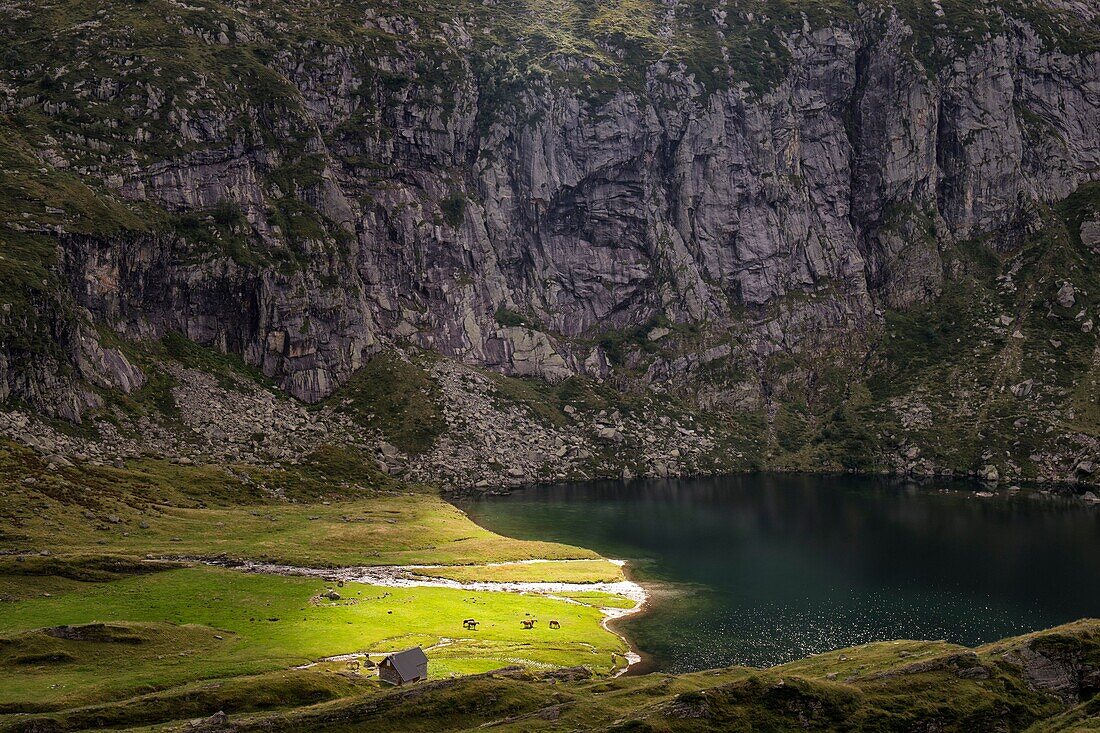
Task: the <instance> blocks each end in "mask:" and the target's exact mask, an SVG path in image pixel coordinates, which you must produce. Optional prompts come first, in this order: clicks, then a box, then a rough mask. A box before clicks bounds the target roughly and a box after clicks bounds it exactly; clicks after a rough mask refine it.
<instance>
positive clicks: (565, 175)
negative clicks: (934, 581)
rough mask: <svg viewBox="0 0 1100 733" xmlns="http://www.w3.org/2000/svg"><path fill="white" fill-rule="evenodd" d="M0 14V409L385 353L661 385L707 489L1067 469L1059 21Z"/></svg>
mask: <svg viewBox="0 0 1100 733" xmlns="http://www.w3.org/2000/svg"><path fill="white" fill-rule="evenodd" d="M0 7H2V8H3V10H4V14H5V15H6V16H7V17H9V18H11V19H12V22H9V23H7V24H5V26H4V28H3V29H2V30H0V33H3V36H4V37H3V44H2V45H3V47H4V48H5V49H6V50H5V51H4V54H3V58H2V60H0V115H2V116H0V168H2V170H3V176H2V178H0V239H2V241H3V243H4V252H3V258H4V268H3V272H2V273H0V302H2V303H3V305H2V308H0V335H2V337H3V340H2V345H0V399H2V400H3V401H5V402H7V403H8V404H9V405H11V406H13V407H20V406H23V407H26V408H28V409H29V411H30V412H32V413H40V414H44V415H46V416H49V417H54V418H63V419H64V420H66V421H71V422H76V423H84V424H89V423H90V424H93V425H94V424H95V423H96V420H98V419H100V418H102V417H103V416H104V415H109V414H111V411H112V410H113V409H116V408H115V407H114V405H115V404H116V403H117V401H118V399H120V397H119V396H120V395H121V396H122V399H126V398H127V397H126V396H137V395H141V394H143V393H145V394H147V393H148V391H149V390H150V388H153V387H157V385H158V384H159V385H161V386H162V387H163V388H164V389H165V390H167V391H168V393H169V399H178V398H179V397H180V395H179V393H178V384H177V385H175V387H173V384H174V383H172V384H168V385H167V386H164V385H165V380H166V379H167V380H168V381H169V382H171V381H172V378H171V377H170V372H171V370H168V371H165V370H164V369H163V367H162V362H161V361H159V358H160V357H162V356H163V354H162V353H160V352H158V354H157V358H152V359H151V358H150V357H149V355H148V348H147V347H148V345H149V344H156V343H159V342H160V341H161V340H163V339H165V338H175V337H177V336H182V337H184V339H185V340H187V341H189V342H194V343H197V344H199V345H202V346H204V347H209V348H211V349H213V351H214V352H220V353H225V354H230V355H233V356H234V357H239V359H240V360H241V365H242V368H245V369H251V370H254V371H255V372H256V374H257V376H258V378H259V379H260V380H261V381H263V382H264V383H265V384H266V385H267V386H270V387H275V388H277V389H278V390H279V391H281V392H284V393H286V394H289V395H291V396H292V397H294V398H296V399H298V400H301V401H303V402H306V403H317V402H322V401H326V400H327V401H332V400H343V401H345V402H346V401H348V400H351V399H352V397H353V396H354V395H353V396H352V397H349V396H348V395H349V394H350V393H349V390H354V389H355V384H356V380H355V379H354V378H353V375H355V374H356V373H357V372H359V370H361V369H363V368H364V366H368V365H370V364H371V363H373V361H374V360H375V359H377V358H379V355H383V356H385V355H387V354H391V353H393V350H394V349H399V350H401V353H411V352H419V351H429V352H433V353H434V354H437V355H440V356H442V357H444V358H445V359H447V360H449V361H450V362H456V363H461V364H464V365H467V366H469V367H471V368H487V369H488V370H490V371H493V372H500V373H503V374H506V375H510V376H516V377H533V378H537V380H541V381H540V382H539V383H540V384H541V383H543V382H546V383H549V385H550V386H549V387H547V389H551V390H552V389H554V387H553V385H561V384H563V383H570V384H572V383H575V382H576V381H578V380H579V381H580V382H582V383H584V384H589V385H590V384H596V385H599V384H609V385H613V386H614V387H615V388H616V389H617V390H618V391H619V392H620V393H626V394H648V393H653V394H658V395H662V396H663V397H665V398H668V399H673V400H676V401H677V404H678V405H681V406H682V407H683V409H684V410H689V411H694V412H695V413H696V414H698V415H700V416H706V417H708V418H713V419H714V420H715V426H714V430H715V431H717V432H718V433H722V431H723V430H725V431H726V433H723V435H726V440H725V442H723V439H721V438H716V439H715V443H714V445H715V446H718V448H716V449H715V452H718V453H724V454H725V455H726V456H727V458H728V457H729V456H732V455H734V454H736V455H737V456H738V461H732V459H730V460H727V461H726V463H725V464H722V465H725V466H726V467H736V468H744V467H780V468H814V469H822V468H838V467H839V468H853V469H859V470H908V471H915V472H918V473H932V472H938V471H954V472H966V471H970V472H974V473H979V474H981V475H983V476H987V477H991V478H997V477H1002V476H1004V477H1009V478H1041V479H1045V480H1051V479H1057V480H1065V479H1069V480H1085V481H1089V480H1092V479H1091V478H1090V477H1093V476H1094V470H1095V469H1094V465H1095V461H1096V459H1097V455H1096V454H1097V450H1098V436H1100V410H1098V406H1097V396H1096V395H1097V392H1098V390H1097V389H1096V379H1097V376H1098V373H1100V351H1098V349H1097V338H1096V331H1095V329H1094V328H1093V324H1094V321H1095V319H1096V315H1097V314H1096V304H1097V299H1098V296H1100V276H1098V274H1097V273H1098V271H1097V250H1098V248H1100V189H1098V188H1097V186H1096V185H1095V183H1094V182H1095V181H1096V180H1097V179H1100V14H1098V13H1097V11H1096V9H1095V8H1094V7H1093V5H1092V4H1091V3H1083V2H1082V3H1078V2H1067V1H1063V0H1058V1H1057V2H1056V1H1055V0H1048V1H1047V2H1020V1H1018V0H996V1H995V2H983V3H972V2H965V1H963V0H940V1H936V0H927V1H926V0H890V1H886V0H872V1H870V2H862V3H853V2H847V1H846V0H797V1H796V0H740V1H737V2H734V1H725V0H663V1H662V2H657V1H656V0H609V1H608V2H591V1H588V0H526V1H520V0H496V1H493V0H484V1H483V2H477V1H474V0H445V1H444V2H439V3H431V4H424V3H407V2H399V1H398V0H389V1H387V0H352V1H349V2H342V3H320V2H304V3H294V4H286V3H277V2H268V1H265V0H242V1H240V2H224V1H223V2H213V1H205V0H203V1H201V2H199V1H195V2H183V1H182V0H179V1H177V0H145V1H144V2H136V3H135V2H107V3H87V2H80V1H78V0H55V1H52V2H45V3H42V2H34V3H31V2H25V1H23V0H3V2H0ZM143 344H144V345H145V346H142V345H143ZM143 349H145V351H142V350H143ZM138 352H141V353H138ZM166 375H167V376H166ZM177 376H178V375H177ZM437 376H438V375H437ZM437 381H438V380H437ZM173 388H175V389H176V393H175V394H174V396H173V394H172V389H173ZM559 392H560V390H559ZM334 393H335V395H336V396H333V395H334ZM559 396H560V395H559ZM280 399H281V398H280ZM555 399H558V398H557V397H555ZM543 407H545V405H543ZM551 407H553V409H554V410H557V409H558V408H560V407H561V404H551ZM608 407H612V408H613V407H614V406H613V405H608ZM609 411H610V410H607V412H609ZM555 414H557V413H555ZM605 414H606V413H605ZM372 415H373V413H372ZM113 419H114V420H115V421H116V422H117V420H118V418H113ZM604 422H605V423H609V422H614V421H608V420H604ZM730 425H735V426H736V429H735V430H733V431H732V432H730V430H731V429H730V427H729V426H730ZM620 427H621V425H609V424H599V423H598V424H597V425H596V426H595V428H596V431H597V433H598V431H599V430H608V429H609V430H618V429H619V428H620ZM446 429H447V428H445V427H442V426H440V427H439V429H438V430H437V431H436V432H445V431H446ZM727 433H728V435H727ZM637 436H638V433H637V432H636V431H635V433H634V434H631V435H628V436H627V438H628V439H627V443H629V442H630V440H631V439H634V438H637ZM452 437H454V436H452ZM597 437H598V435H597ZM605 437H607V436H605ZM455 439H456V440H457V439H458V438H455ZM607 439H608V440H613V437H607ZM553 443H554V441H553V440H550V441H549V447H548V450H553ZM636 447H637V449H638V451H639V452H644V451H645V449H646V442H645V440H644V436H643V438H639V439H638V440H637V445H636ZM710 447H714V446H710ZM710 447H708V449H709V448H710ZM671 450H672V449H670V451H671ZM586 452H587V450H586ZM631 465H633V466H634V469H635V470H639V469H640V470H641V471H643V472H657V473H660V472H661V470H664V471H669V467H668V461H661V462H660V465H661V467H662V468H657V466H656V465H655V464H654V462H652V461H650V462H644V461H643V462H642V463H641V464H638V463H637V462H635V463H633V464H631ZM715 467H716V465H711V466H710V468H709V469H707V470H710V469H714V468H715ZM623 468H624V466H622V465H619V464H615V465H610V464H609V465H608V466H607V467H606V470H603V469H601V470H600V471H596V473H600V472H603V473H609V472H610V473H615V472H619V471H621V470H622V469H623ZM703 469H704V467H703V466H702V465H695V464H693V466H692V468H691V469H690V470H703ZM684 470H688V469H687V468H685V469H684ZM672 472H675V469H673V471H672ZM513 478H517V479H518V478H522V477H521V476H516V477H513Z"/></svg>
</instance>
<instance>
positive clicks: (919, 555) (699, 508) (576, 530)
mask: <svg viewBox="0 0 1100 733" xmlns="http://www.w3.org/2000/svg"><path fill="white" fill-rule="evenodd" d="M460 507H461V508H462V509H463V510H465V511H466V512H467V513H468V514H469V516H470V517H471V518H472V519H473V520H474V521H475V522H477V523H478V524H480V525H482V526H483V527H485V528H487V529H490V530H492V531H494V532H498V533H501V534H505V535H508V536H511V537H517V538H522V539H539V540H556V541H560V542H565V543H569V544H573V545H579V546H582V547H588V548H592V549H594V550H596V551H598V552H600V553H602V554H603V555H605V556H607V557H611V558H617V559H622V560H626V561H627V563H628V572H629V574H630V576H631V577H632V579H634V580H636V581H637V582H639V583H641V584H642V585H644V586H646V588H647V589H648V590H649V591H650V592H651V597H650V601H649V603H648V604H647V607H646V609H645V611H644V612H643V613H641V614H638V615H636V616H633V617H631V618H628V619H625V620H623V621H621V622H619V624H618V627H617V628H618V630H620V631H621V632H622V633H623V634H625V635H626V636H627V637H628V638H629V639H630V641H631V643H632V644H633V645H634V646H635V647H636V648H637V649H638V651H639V652H641V654H642V655H643V661H642V663H640V664H639V665H637V666H636V670H635V671H651V670H659V671H664V672H688V671H696V670H701V669H709V668H715V667H724V666H728V665H735V664H741V665H751V666H769V665H773V664H778V663H782V662H785V661H789V660H793V659H797V658H800V657H805V656H808V655H812V654H816V653H819V652H823V651H827V650H831V649H836V648H840V647H848V646H854V645H858V644H863V643H866V642H870V641H880V640H886V639H945V640H948V641H951V642H956V643H959V644H965V645H968V646H972V645H977V644H981V643H985V642H990V641H994V640H997V639H1000V638H1003V637H1006V636H1011V635H1015V634H1020V633H1025V632H1028V631H1032V630H1037V629H1042V628H1046V627H1050V626H1055V625H1057V624H1061V623H1065V622H1068V621H1072V620H1075V619H1078V618H1083V617H1089V616H1100V505H1096V504H1091V505H1090V504H1088V503H1086V502H1085V501H1083V500H1082V499H1081V498H1079V497H1077V496H1074V495H1073V494H1072V492H1058V491H1041V490H1034V489H1022V490H1015V491H1010V490H1006V489H1003V488H1002V489H998V490H989V489H985V488H983V487H982V486H981V485H979V484H975V483H972V482H966V481H959V480H951V479H943V480H941V479H928V480H921V481H919V482H918V481H914V480H908V479H899V478H893V477H891V478H885V477H863V476H851V475H834V476H830V475H795V474H748V475H739V476H728V477H717V478H690V479H666V480H635V481H629V482H617V481H616V482H612V481H608V482H590V483H576V484H563V485H548V486H541V487H532V488H528V489H524V490H519V491H515V492H513V493H511V494H508V495H502V496H484V497H481V498H479V499H476V500H472V501H467V502H463V503H460Z"/></svg>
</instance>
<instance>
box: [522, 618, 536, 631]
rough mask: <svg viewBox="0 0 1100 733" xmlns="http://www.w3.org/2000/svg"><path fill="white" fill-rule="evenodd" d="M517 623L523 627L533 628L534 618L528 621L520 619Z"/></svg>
mask: <svg viewBox="0 0 1100 733" xmlns="http://www.w3.org/2000/svg"><path fill="white" fill-rule="evenodd" d="M519 623H520V625H521V626H522V627H523V628H525V629H533V628H535V620H534V619H531V620H530V621H527V620H523V621H520V622H519Z"/></svg>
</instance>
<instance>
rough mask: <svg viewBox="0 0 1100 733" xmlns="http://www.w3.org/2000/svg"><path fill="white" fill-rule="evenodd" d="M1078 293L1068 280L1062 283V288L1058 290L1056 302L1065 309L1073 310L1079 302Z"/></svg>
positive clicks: (1055, 297)
mask: <svg viewBox="0 0 1100 733" xmlns="http://www.w3.org/2000/svg"><path fill="white" fill-rule="evenodd" d="M1076 292H1077V291H1076V290H1074V288H1073V283H1071V282H1069V281H1068V280H1067V281H1066V282H1064V283H1062V287H1060V288H1058V294H1057V295H1055V296H1054V300H1055V301H1057V303H1058V305H1060V306H1062V307H1063V308H1072V307H1073V304H1074V303H1075V302H1077V298H1076V297H1075V295H1076Z"/></svg>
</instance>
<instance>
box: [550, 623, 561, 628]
mask: <svg viewBox="0 0 1100 733" xmlns="http://www.w3.org/2000/svg"><path fill="white" fill-rule="evenodd" d="M550 628H552V629H560V628H561V624H559V623H558V622H557V621H551V622H550Z"/></svg>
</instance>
